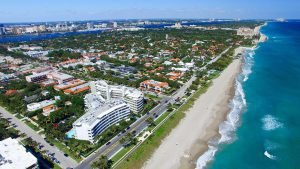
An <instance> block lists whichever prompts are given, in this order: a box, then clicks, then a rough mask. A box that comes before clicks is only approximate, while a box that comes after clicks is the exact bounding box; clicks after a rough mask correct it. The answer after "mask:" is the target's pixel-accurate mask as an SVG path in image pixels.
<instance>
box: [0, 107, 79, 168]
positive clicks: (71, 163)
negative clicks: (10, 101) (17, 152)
mask: <svg viewBox="0 0 300 169" xmlns="http://www.w3.org/2000/svg"><path fill="white" fill-rule="evenodd" d="M0 114H1V115H2V117H3V118H10V121H11V123H14V124H16V127H15V128H16V129H17V130H19V131H20V132H22V133H25V134H26V135H27V136H28V137H31V138H32V139H33V140H34V141H36V142H38V143H40V144H41V145H43V146H44V147H43V149H44V150H49V152H51V153H55V155H54V157H55V158H56V159H57V160H58V161H60V164H58V165H59V166H60V167H62V168H67V167H72V168H73V167H75V166H76V165H77V162H76V161H75V160H73V159H71V158H70V157H65V156H64V153H63V152H61V151H60V150H58V149H57V148H56V147H55V146H51V145H50V144H49V143H47V142H46V141H45V140H44V138H43V137H42V136H41V135H39V134H37V133H36V131H34V130H33V129H31V128H30V127H29V126H27V125H26V124H25V123H23V122H22V121H21V120H19V119H18V118H16V117H15V116H14V115H12V114H10V113H9V112H8V111H6V110H5V109H4V108H3V107H0Z"/></svg>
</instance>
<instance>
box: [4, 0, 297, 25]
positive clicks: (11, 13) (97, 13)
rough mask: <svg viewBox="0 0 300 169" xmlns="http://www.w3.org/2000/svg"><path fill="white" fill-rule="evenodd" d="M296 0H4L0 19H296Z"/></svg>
mask: <svg viewBox="0 0 300 169" xmlns="http://www.w3.org/2000/svg"><path fill="white" fill-rule="evenodd" d="M299 6H300V2H299V1H296V0H286V1H281V0H279V1H276V2H274V1H271V0H263V1H259V0H253V1H251V3H250V2H242V1H240V0H230V1H226V2H225V1H224V0H211V1H197V0H187V1H184V2H183V1H179V0H173V1H171V0H166V1H164V2H160V1H158V0H153V1H151V2H150V1H138V0H123V1H121V0H116V1H113V2H106V1H102V0H100V1H96V0H87V1H81V0H74V1H72V3H70V2H65V1H58V0H52V1H51V2H48V1H47V2H44V1H43V2H40V1H37V0H28V1H26V3H25V2H24V1H20V0H14V1H4V2H2V3H1V7H0V23H15V22H51V21H79V20H115V19H158V18H161V19H172V18H179V19H206V18H224V19H226V18H230V19H276V18H286V19H299V18H300V13H299V9H298V7H299Z"/></svg>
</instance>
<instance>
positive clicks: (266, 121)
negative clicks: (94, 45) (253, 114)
mask: <svg viewBox="0 0 300 169" xmlns="http://www.w3.org/2000/svg"><path fill="white" fill-rule="evenodd" d="M262 123H263V129H264V130H266V131H271V130H275V129H278V128H281V127H283V124H282V123H281V122H279V121H278V119H277V118H276V117H274V116H272V115H269V114H267V115H265V116H264V118H263V119H262Z"/></svg>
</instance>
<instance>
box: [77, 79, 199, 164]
mask: <svg viewBox="0 0 300 169" xmlns="http://www.w3.org/2000/svg"><path fill="white" fill-rule="evenodd" d="M195 79H196V76H192V78H191V79H190V80H189V81H188V82H186V83H185V84H184V85H182V86H181V87H180V88H179V89H178V90H177V91H176V93H175V94H173V95H172V96H164V97H163V98H162V99H161V101H160V103H159V104H158V105H157V106H156V107H154V108H153V109H152V110H151V111H150V112H149V113H148V114H145V115H144V116H142V117H141V118H139V119H138V120H137V121H136V122H135V123H133V124H132V125H131V126H130V129H129V130H127V131H126V132H125V133H122V134H118V135H117V136H115V137H114V138H113V139H111V140H110V145H103V146H102V147H100V148H99V149H98V150H97V151H96V152H94V153H93V154H91V155H90V156H89V157H87V158H86V159H84V160H83V161H82V162H81V163H80V164H79V165H78V166H77V167H76V169H89V168H90V164H91V163H92V162H93V161H94V160H95V159H96V158H97V157H99V156H100V155H106V156H107V157H111V156H112V155H114V154H115V153H116V152H118V151H119V150H120V149H121V148H122V144H120V143H119V140H120V139H121V138H122V137H123V136H124V135H126V134H127V133H129V132H133V131H135V132H136V133H140V132H141V131H143V130H144V129H146V128H147V127H148V123H147V122H146V120H147V119H148V118H149V117H152V118H155V117H158V116H159V115H160V114H161V113H163V112H165V111H166V110H167V109H168V104H169V103H171V104H173V103H174V102H175V99H177V98H178V97H183V96H184V95H185V91H186V89H187V88H188V87H190V85H191V84H192V82H193V81H194V80H195Z"/></svg>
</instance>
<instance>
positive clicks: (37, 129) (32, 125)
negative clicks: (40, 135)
mask: <svg viewBox="0 0 300 169" xmlns="http://www.w3.org/2000/svg"><path fill="white" fill-rule="evenodd" d="M24 123H25V124H27V125H28V126H29V127H30V128H32V129H33V130H35V131H39V130H40V128H39V127H37V126H36V125H34V124H32V123H31V122H30V121H28V120H25V121H24Z"/></svg>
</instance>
